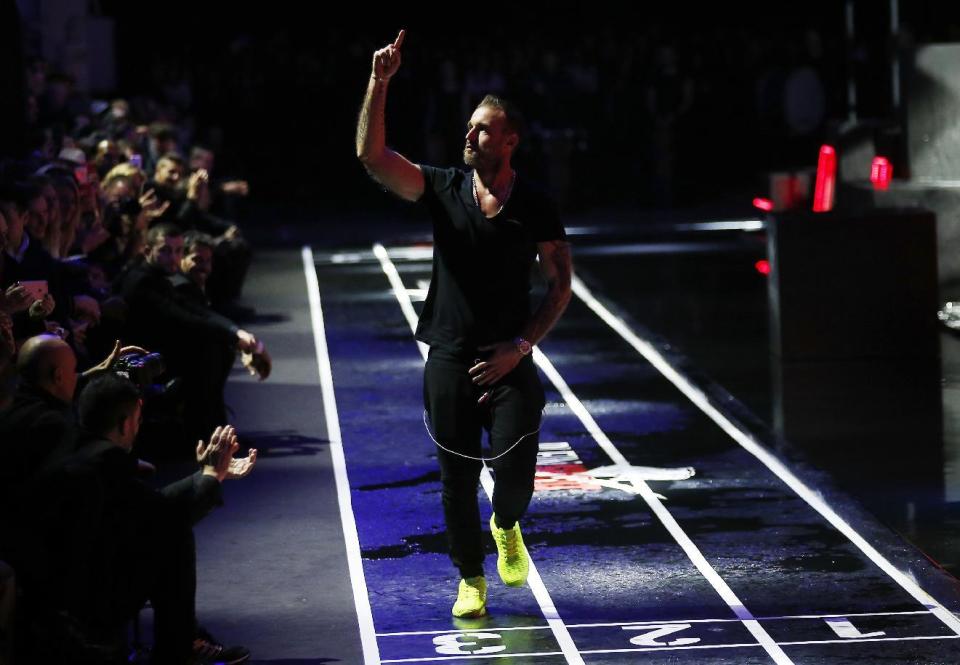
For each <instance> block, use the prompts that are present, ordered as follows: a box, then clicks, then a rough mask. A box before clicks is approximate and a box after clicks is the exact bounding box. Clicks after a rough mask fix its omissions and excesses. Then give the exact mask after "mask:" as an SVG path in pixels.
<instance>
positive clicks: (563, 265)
mask: <svg viewBox="0 0 960 665" xmlns="http://www.w3.org/2000/svg"><path fill="white" fill-rule="evenodd" d="M545 258H546V260H548V261H549V262H550V265H549V267H548V268H547V270H546V272H547V274H548V275H549V277H548V287H549V288H548V289H547V293H546V295H545V296H544V299H543V301H542V302H541V303H540V306H539V307H538V308H537V311H536V312H535V313H534V315H533V317H532V318H531V319H530V323H529V324H528V326H527V328H526V330H525V332H526V333H527V334H528V335H529V337H527V339H529V340H530V341H532V342H534V343H536V342H539V341H540V340H541V339H543V338H544V337H545V336H546V334H547V333H548V332H550V329H551V328H553V326H554V324H556V322H557V321H558V320H560V316H561V315H562V314H563V312H564V310H566V308H567V304H568V303H569V302H570V280H571V277H572V275H573V268H572V261H571V256H570V245H569V244H568V243H567V242H566V241H563V240H557V241H554V242H552V243H551V251H550V252H548V253H547V257H545Z"/></svg>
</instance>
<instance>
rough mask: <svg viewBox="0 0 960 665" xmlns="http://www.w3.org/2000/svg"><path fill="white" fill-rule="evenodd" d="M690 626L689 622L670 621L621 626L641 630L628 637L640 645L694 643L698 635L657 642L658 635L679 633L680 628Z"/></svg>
mask: <svg viewBox="0 0 960 665" xmlns="http://www.w3.org/2000/svg"><path fill="white" fill-rule="evenodd" d="M688 628H690V624H689V623H671V624H662V625H658V626H623V629H624V630H643V631H646V632H644V634H643V635H637V636H636V637H631V638H630V643H631V644H636V645H637V646H641V647H682V646H686V645H688V644H696V643H697V642H699V641H700V638H699V637H681V638H679V639H676V640H673V641H672V642H658V641H657V638H658V637H665V636H667V635H670V634H672V633H679V632H680V631H681V630H687V629H688Z"/></svg>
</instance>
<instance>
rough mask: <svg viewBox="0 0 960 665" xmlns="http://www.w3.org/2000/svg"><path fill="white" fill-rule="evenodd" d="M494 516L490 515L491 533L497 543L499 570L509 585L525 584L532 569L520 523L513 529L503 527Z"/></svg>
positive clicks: (502, 578)
mask: <svg viewBox="0 0 960 665" xmlns="http://www.w3.org/2000/svg"><path fill="white" fill-rule="evenodd" d="M494 517H495V516H494V515H491V516H490V533H491V534H492V535H493V540H494V542H495V543H496V544H497V572H498V573H500V579H501V580H503V583H504V584H506V585H507V586H523V583H524V582H526V581H527V572H528V571H529V570H530V560H529V559H528V558H527V548H526V547H525V546H524V544H523V536H522V535H520V523H519V522H518V523H516V524H514V525H513V528H512V529H501V528H500V527H498V526H497V522H496V519H494Z"/></svg>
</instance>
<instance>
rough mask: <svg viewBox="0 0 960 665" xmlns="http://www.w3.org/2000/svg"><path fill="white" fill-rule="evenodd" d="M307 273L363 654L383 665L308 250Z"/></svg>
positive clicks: (317, 285) (369, 661)
mask: <svg viewBox="0 0 960 665" xmlns="http://www.w3.org/2000/svg"><path fill="white" fill-rule="evenodd" d="M301 255H302V257H303V273H304V275H305V277H306V281H307V297H308V299H309V302H310V320H311V323H312V326H313V342H314V347H315V349H316V353H317V371H318V372H319V375H320V388H321V392H322V394H323V410H324V415H325V417H326V423H327V438H328V439H329V441H330V455H331V457H332V459H333V470H334V478H335V480H336V486H337V503H338V504H339V506H340V521H341V524H342V525H343V539H344V542H345V543H346V549H347V567H348V569H349V571H350V585H351V586H352V587H353V602H354V604H355V605H356V608H357V620H358V623H359V628H360V644H361V648H362V650H363V662H364V663H367V664H368V665H375V664H376V663H379V662H380V652H379V649H378V647H377V638H376V631H375V630H374V627H373V612H372V611H371V609H370V598H369V596H368V595H367V584H366V581H365V579H364V575H363V561H362V560H361V557H360V537H359V536H358V534H357V523H356V520H355V519H354V515H353V507H352V501H351V499H350V480H349V478H348V476H347V461H346V457H345V456H344V453H343V439H342V436H341V432H340V418H339V416H338V414H337V399H336V393H335V391H334V388H333V370H332V369H331V367H330V353H329V350H328V349H327V335H326V329H325V328H324V323H323V307H322V306H321V303H320V282H319V280H318V279H317V267H316V264H315V263H314V261H313V250H312V249H311V248H310V247H304V248H303V250H302V252H301Z"/></svg>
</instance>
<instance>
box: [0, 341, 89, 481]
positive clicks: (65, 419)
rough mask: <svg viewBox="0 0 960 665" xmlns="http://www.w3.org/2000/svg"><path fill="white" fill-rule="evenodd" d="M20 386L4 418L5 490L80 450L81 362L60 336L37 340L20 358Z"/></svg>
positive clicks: (1, 458)
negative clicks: (76, 412)
mask: <svg viewBox="0 0 960 665" xmlns="http://www.w3.org/2000/svg"><path fill="white" fill-rule="evenodd" d="M17 372H18V373H19V375H20V386H19V387H18V388H17V392H16V394H15V395H14V398H13V404H11V406H10V408H9V409H7V410H6V411H4V412H3V413H0V487H2V486H6V485H7V484H8V483H11V482H13V483H15V482H23V481H26V480H27V479H29V478H30V477H32V476H33V475H34V474H36V473H37V472H38V471H40V470H41V469H42V468H44V467H46V466H48V465H49V464H50V463H52V462H55V461H57V460H58V459H61V458H63V457H65V456H66V455H69V454H70V453H71V452H73V450H74V448H75V442H76V435H75V421H74V417H73V409H72V403H73V394H74V392H75V391H76V389H77V358H76V356H75V355H74V353H73V349H71V348H70V346H69V345H68V344H67V343H66V342H64V341H63V340H62V339H60V338H59V337H57V336H56V335H46V334H45V335H37V336H36V337H31V338H30V339H28V340H27V341H26V342H24V343H23V346H22V347H20V351H19V353H18V355H17Z"/></svg>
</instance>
